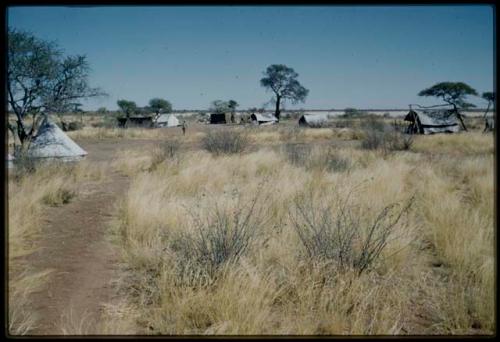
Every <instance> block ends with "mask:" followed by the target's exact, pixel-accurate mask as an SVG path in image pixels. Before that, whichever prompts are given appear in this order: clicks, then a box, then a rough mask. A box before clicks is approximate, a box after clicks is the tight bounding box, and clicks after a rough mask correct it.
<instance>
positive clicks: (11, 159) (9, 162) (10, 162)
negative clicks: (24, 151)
mask: <svg viewBox="0 0 500 342" xmlns="http://www.w3.org/2000/svg"><path fill="white" fill-rule="evenodd" d="M13 162H14V157H13V156H12V155H11V154H10V153H8V154H7V168H9V169H10V168H11V167H13V166H14V164H13Z"/></svg>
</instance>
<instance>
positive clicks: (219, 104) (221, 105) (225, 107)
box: [210, 100, 231, 114]
mask: <svg viewBox="0 0 500 342" xmlns="http://www.w3.org/2000/svg"><path fill="white" fill-rule="evenodd" d="M230 110H231V108H230V107H229V102H226V101H222V100H215V101H212V104H211V105H210V111H211V112H213V113H217V114H222V113H227V112H229V111H230Z"/></svg>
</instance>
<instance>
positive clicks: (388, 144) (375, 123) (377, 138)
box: [361, 118, 413, 153]
mask: <svg viewBox="0 0 500 342" xmlns="http://www.w3.org/2000/svg"><path fill="white" fill-rule="evenodd" d="M363 131H364V136H363V139H362V140H361V147H362V148H363V149H367V150H376V149H382V150H383V151H384V152H386V153H388V152H391V151H405V150H409V149H410V148H411V146H412V144H413V137H412V136H411V135H409V134H404V133H403V132H402V127H401V126H400V125H398V124H397V123H396V122H394V123H393V124H392V125H388V124H387V123H385V122H383V121H381V120H377V119H373V118H370V119H368V120H367V121H366V123H364V125H363Z"/></svg>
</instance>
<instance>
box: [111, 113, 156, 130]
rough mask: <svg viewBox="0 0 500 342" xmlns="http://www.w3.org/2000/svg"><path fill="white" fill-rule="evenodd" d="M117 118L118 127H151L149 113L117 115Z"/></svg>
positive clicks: (151, 122) (151, 118)
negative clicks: (127, 115)
mask: <svg viewBox="0 0 500 342" xmlns="http://www.w3.org/2000/svg"><path fill="white" fill-rule="evenodd" d="M117 120H118V126H119V127H153V117H152V116H150V115H134V116H129V117H128V118H127V117H119V118H117Z"/></svg>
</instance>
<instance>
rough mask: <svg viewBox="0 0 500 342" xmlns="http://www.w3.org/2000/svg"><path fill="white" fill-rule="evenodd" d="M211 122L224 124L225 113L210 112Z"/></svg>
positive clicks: (225, 121)
mask: <svg viewBox="0 0 500 342" xmlns="http://www.w3.org/2000/svg"><path fill="white" fill-rule="evenodd" d="M210 123H211V124H226V123H227V120H226V114H225V113H212V114H210Z"/></svg>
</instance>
